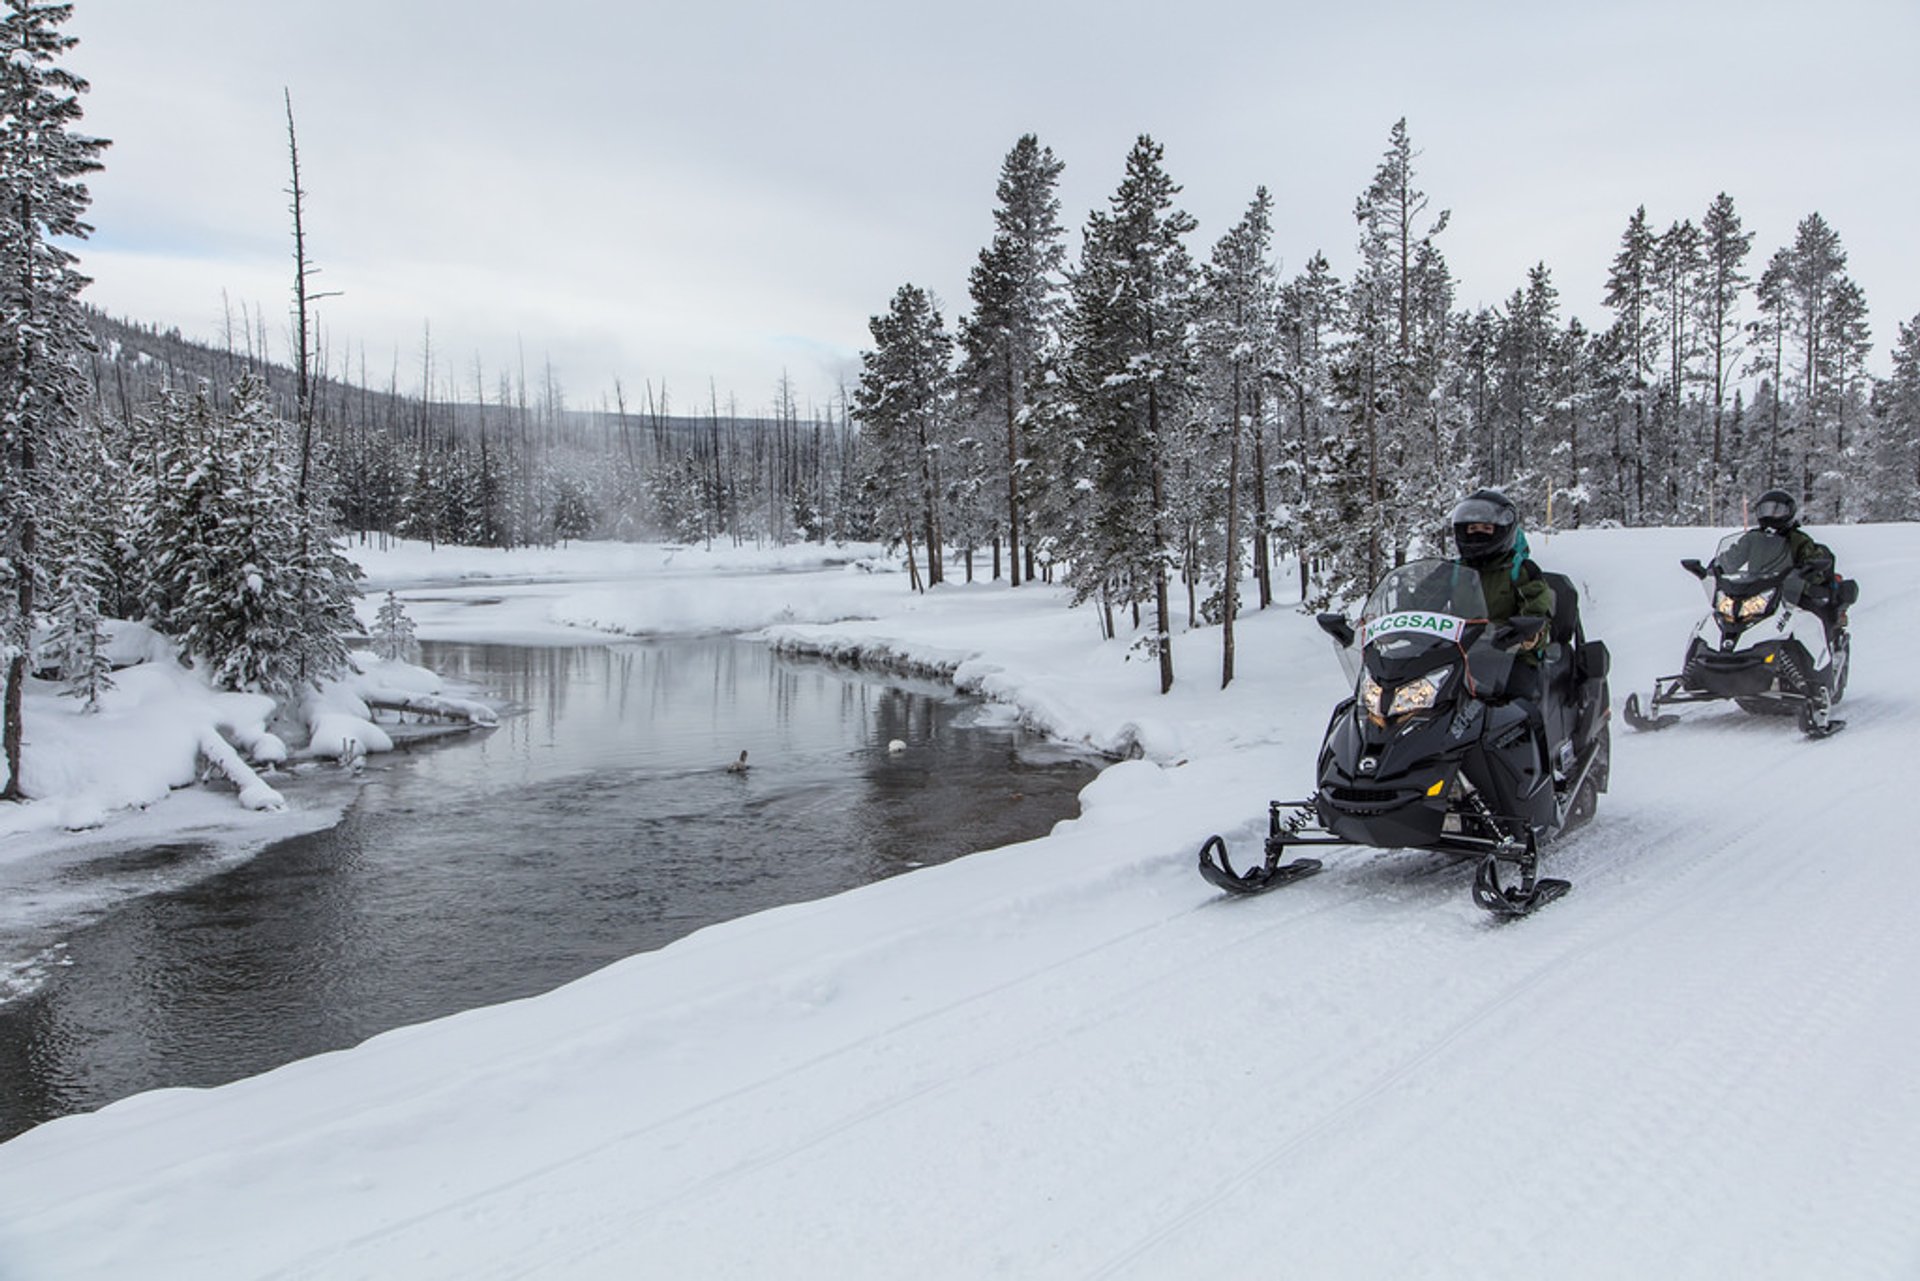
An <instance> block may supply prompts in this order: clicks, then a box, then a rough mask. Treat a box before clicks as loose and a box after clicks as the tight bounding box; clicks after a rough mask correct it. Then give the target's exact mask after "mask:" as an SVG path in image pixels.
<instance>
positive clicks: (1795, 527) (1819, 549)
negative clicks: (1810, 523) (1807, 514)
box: [1753, 489, 1847, 632]
mask: <svg viewBox="0 0 1920 1281" xmlns="http://www.w3.org/2000/svg"><path fill="white" fill-rule="evenodd" d="M1753 520H1754V523H1755V524H1756V525H1758V526H1760V528H1762V529H1765V530H1770V531H1772V532H1773V533H1776V534H1779V535H1780V536H1781V537H1783V538H1785V539H1786V540H1787V546H1788V547H1789V548H1791V549H1792V551H1793V567H1794V568H1795V569H1798V570H1800V571H1801V577H1802V578H1803V579H1805V580H1806V584H1807V585H1806V591H1805V595H1803V596H1802V597H1801V599H1802V600H1804V601H1805V602H1806V603H1807V605H1808V607H1809V608H1811V609H1812V610H1813V611H1814V612H1815V613H1816V614H1819V615H1820V617H1821V618H1822V619H1824V620H1825V621H1826V624H1827V630H1828V631H1829V632H1832V631H1834V630H1836V629H1838V628H1842V627H1845V626H1846V625H1847V609H1846V606H1845V605H1843V604H1841V603H1840V591H1839V585H1840V576H1839V575H1838V574H1836V573H1834V569H1833V549H1832V548H1830V547H1828V546H1827V545H1826V544H1825V543H1821V542H1816V541H1815V540H1814V537H1813V535H1811V534H1809V533H1808V532H1807V531H1806V530H1804V529H1802V528H1800V517H1799V508H1798V506H1797V505H1796V504H1795V503H1794V501H1793V495H1792V494H1789V493H1788V492H1787V491H1786V490H1784V489H1769V490H1768V491H1767V492H1766V493H1764V494H1762V495H1760V497H1758V498H1756V499H1754V500H1753Z"/></svg>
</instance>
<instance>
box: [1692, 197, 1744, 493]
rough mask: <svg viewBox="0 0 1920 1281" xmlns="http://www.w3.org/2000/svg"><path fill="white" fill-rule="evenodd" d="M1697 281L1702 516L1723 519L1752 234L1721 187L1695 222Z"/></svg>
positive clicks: (1731, 484) (1730, 478) (1732, 485)
mask: <svg viewBox="0 0 1920 1281" xmlns="http://www.w3.org/2000/svg"><path fill="white" fill-rule="evenodd" d="M1700 232H1701V242H1702V243H1701V253H1702V267H1701V281H1700V291H1699V298H1700V316H1699V320H1700V331H1701V335H1702V339H1703V341H1704V343H1705V346H1706V356H1707V371H1708V372H1707V386H1708V394H1709V396H1710V398H1711V400H1712V408H1713V437H1712V445H1711V448H1710V450H1709V452H1708V471H1707V476H1708V480H1707V490H1708V492H1707V519H1708V520H1709V521H1713V522H1716V523H1717V522H1723V521H1725V520H1726V517H1727V510H1726V508H1727V501H1728V499H1729V498H1730V497H1731V496H1732V495H1733V494H1735V493H1737V492H1738V483H1739V482H1738V478H1737V476H1735V475H1731V474H1729V471H1728V461H1729V460H1728V457H1727V453H1728V451H1727V441H1726V408H1727V397H1728V394H1729V392H1730V391H1731V390H1732V387H1731V384H1732V381H1733V377H1734V374H1735V371H1736V370H1737V369H1738V368H1739V365H1740V354H1741V343H1740V334H1741V328H1740V321H1739V311H1740V300H1741V298H1742V297H1743V296H1744V294H1745V292H1746V287H1747V284H1748V283H1749V282H1748V278H1747V275H1746V272H1745V269H1744V268H1745V264H1746V260H1747V254H1748V253H1749V252H1750V251H1751V250H1752V248H1753V233H1752V232H1750V231H1746V230H1744V229H1742V227H1741V225H1740V215H1739V214H1737V213H1735V212H1734V208H1733V197H1731V196H1729V195H1727V193H1726V192H1724V191H1723V192H1721V193H1720V194H1719V195H1718V196H1715V197H1714V200H1713V203H1712V204H1711V205H1709V206H1708V208H1707V214H1706V217H1705V218H1704V219H1702V220H1701V223H1700Z"/></svg>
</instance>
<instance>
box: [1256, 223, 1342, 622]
mask: <svg viewBox="0 0 1920 1281" xmlns="http://www.w3.org/2000/svg"><path fill="white" fill-rule="evenodd" d="M1345 306H1346V297H1345V292H1344V290H1343V289H1342V288H1341V285H1340V281H1339V278H1338V277H1336V276H1335V275H1334V274H1333V267H1332V265H1331V264H1329V263H1328V262H1327V256H1326V255H1325V254H1324V253H1315V254H1314V255H1313V257H1312V258H1310V259H1308V260H1307V265H1306V266H1305V267H1304V268H1303V269H1302V270H1301V272H1300V274H1299V275H1297V276H1295V277H1294V278H1293V279H1292V280H1290V281H1288V282H1287V283H1286V284H1285V285H1284V286H1283V287H1282V288H1281V291H1280V304H1279V316H1278V321H1277V327H1278V337H1279V350H1278V352H1277V354H1276V357H1275V361H1274V364H1273V366H1272V370H1271V372H1272V374H1273V376H1274V378H1275V380H1276V381H1277V382H1278V383H1279V384H1280V388H1281V394H1282V396H1283V398H1284V401H1285V406H1284V409H1283V412H1282V413H1281V414H1280V415H1279V417H1280V421H1281V424H1282V425H1281V427H1280V429H1279V432H1278V438H1279V447H1278V454H1277V457H1276V459H1275V462H1274V465H1273V472H1274V479H1275V481H1276V483H1277V487H1278V490H1279V493H1278V494H1275V495H1271V496H1270V495H1268V494H1267V493H1266V492H1264V491H1265V482H1266V478H1267V468H1266V467H1265V465H1264V462H1265V460H1264V459H1262V460H1261V464H1262V465H1260V466H1259V467H1258V468H1257V470H1256V473H1255V477H1254V483H1255V486H1256V490H1255V495H1256V501H1257V502H1258V505H1259V508H1260V511H1261V513H1262V519H1261V522H1260V525H1259V526H1258V527H1257V528H1256V532H1255V550H1256V556H1255V563H1256V564H1258V565H1260V566H1261V567H1262V569H1263V570H1264V568H1265V566H1266V565H1267V564H1268V562H1269V559H1270V558H1269V555H1268V553H1267V550H1266V548H1265V545H1264V542H1263V541H1262V535H1263V534H1264V533H1265V531H1266V530H1267V529H1268V528H1271V529H1273V530H1274V531H1275V532H1276V533H1279V534H1281V535H1282V536H1284V537H1285V539H1286V541H1287V544H1288V545H1289V546H1290V547H1291V548H1292V549H1293V551H1294V553H1295V555H1296V556H1297V558H1298V562H1299V573H1300V599H1301V600H1303V601H1305V600H1307V599H1308V596H1309V582H1310V579H1311V576H1312V573H1313V566H1314V561H1315V557H1314V556H1313V555H1312V554H1310V553H1309V552H1308V550H1307V549H1308V547H1309V546H1310V545H1311V546H1316V547H1317V546H1322V545H1333V544H1336V543H1338V542H1339V541H1341V538H1340V534H1339V526H1338V523H1337V522H1338V520H1339V516H1338V514H1337V513H1338V510H1339V508H1340V506H1341V504H1339V503H1321V502H1320V501H1318V500H1319V498H1320V497H1321V495H1322V494H1323V493H1324V487H1323V486H1319V485H1315V484H1312V483H1311V478H1312V477H1314V476H1315V475H1316V474H1318V473H1317V469H1318V466H1319V464H1318V462H1317V459H1318V458H1319V456H1320V453H1321V450H1322V448H1323V447H1324V444H1325V441H1326V439H1327V435H1328V433H1329V431H1330V430H1332V428H1331V425H1330V424H1331V417H1330V415H1331V395H1332V373H1331V369H1330V360H1331V357H1332V353H1333V344H1334V339H1335V336H1336V334H1337V333H1338V332H1339V330H1340V327H1341V324H1342V318H1343V317H1344V315H1345ZM1272 599H1273V596H1272V590H1271V584H1269V583H1268V582H1267V580H1266V576H1265V575H1264V573H1263V575H1262V579H1261V593H1260V603H1261V605H1262V606H1265V605H1268V604H1270V603H1272Z"/></svg>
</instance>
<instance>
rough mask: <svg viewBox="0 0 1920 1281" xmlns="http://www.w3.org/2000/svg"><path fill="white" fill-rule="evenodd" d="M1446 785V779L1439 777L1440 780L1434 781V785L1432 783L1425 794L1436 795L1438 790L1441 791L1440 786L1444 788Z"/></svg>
mask: <svg viewBox="0 0 1920 1281" xmlns="http://www.w3.org/2000/svg"><path fill="white" fill-rule="evenodd" d="M1446 785H1447V780H1446V779H1444V778H1443V779H1441V780H1440V781H1439V782H1437V783H1435V784H1434V785H1433V786H1432V787H1429V788H1428V789H1427V795H1428V796H1438V795H1440V791H1441V789H1442V788H1444V787H1446Z"/></svg>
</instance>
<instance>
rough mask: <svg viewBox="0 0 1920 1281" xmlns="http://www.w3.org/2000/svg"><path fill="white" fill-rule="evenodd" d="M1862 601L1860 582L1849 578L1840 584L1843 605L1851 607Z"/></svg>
mask: <svg viewBox="0 0 1920 1281" xmlns="http://www.w3.org/2000/svg"><path fill="white" fill-rule="evenodd" d="M1859 599H1860V580H1859V579H1857V578H1849V579H1848V580H1847V581H1846V582H1844V583H1842V584H1840V595H1839V601H1840V603H1841V604H1842V605H1851V604H1853V603H1854V602H1855V601H1857V600H1859Z"/></svg>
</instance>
